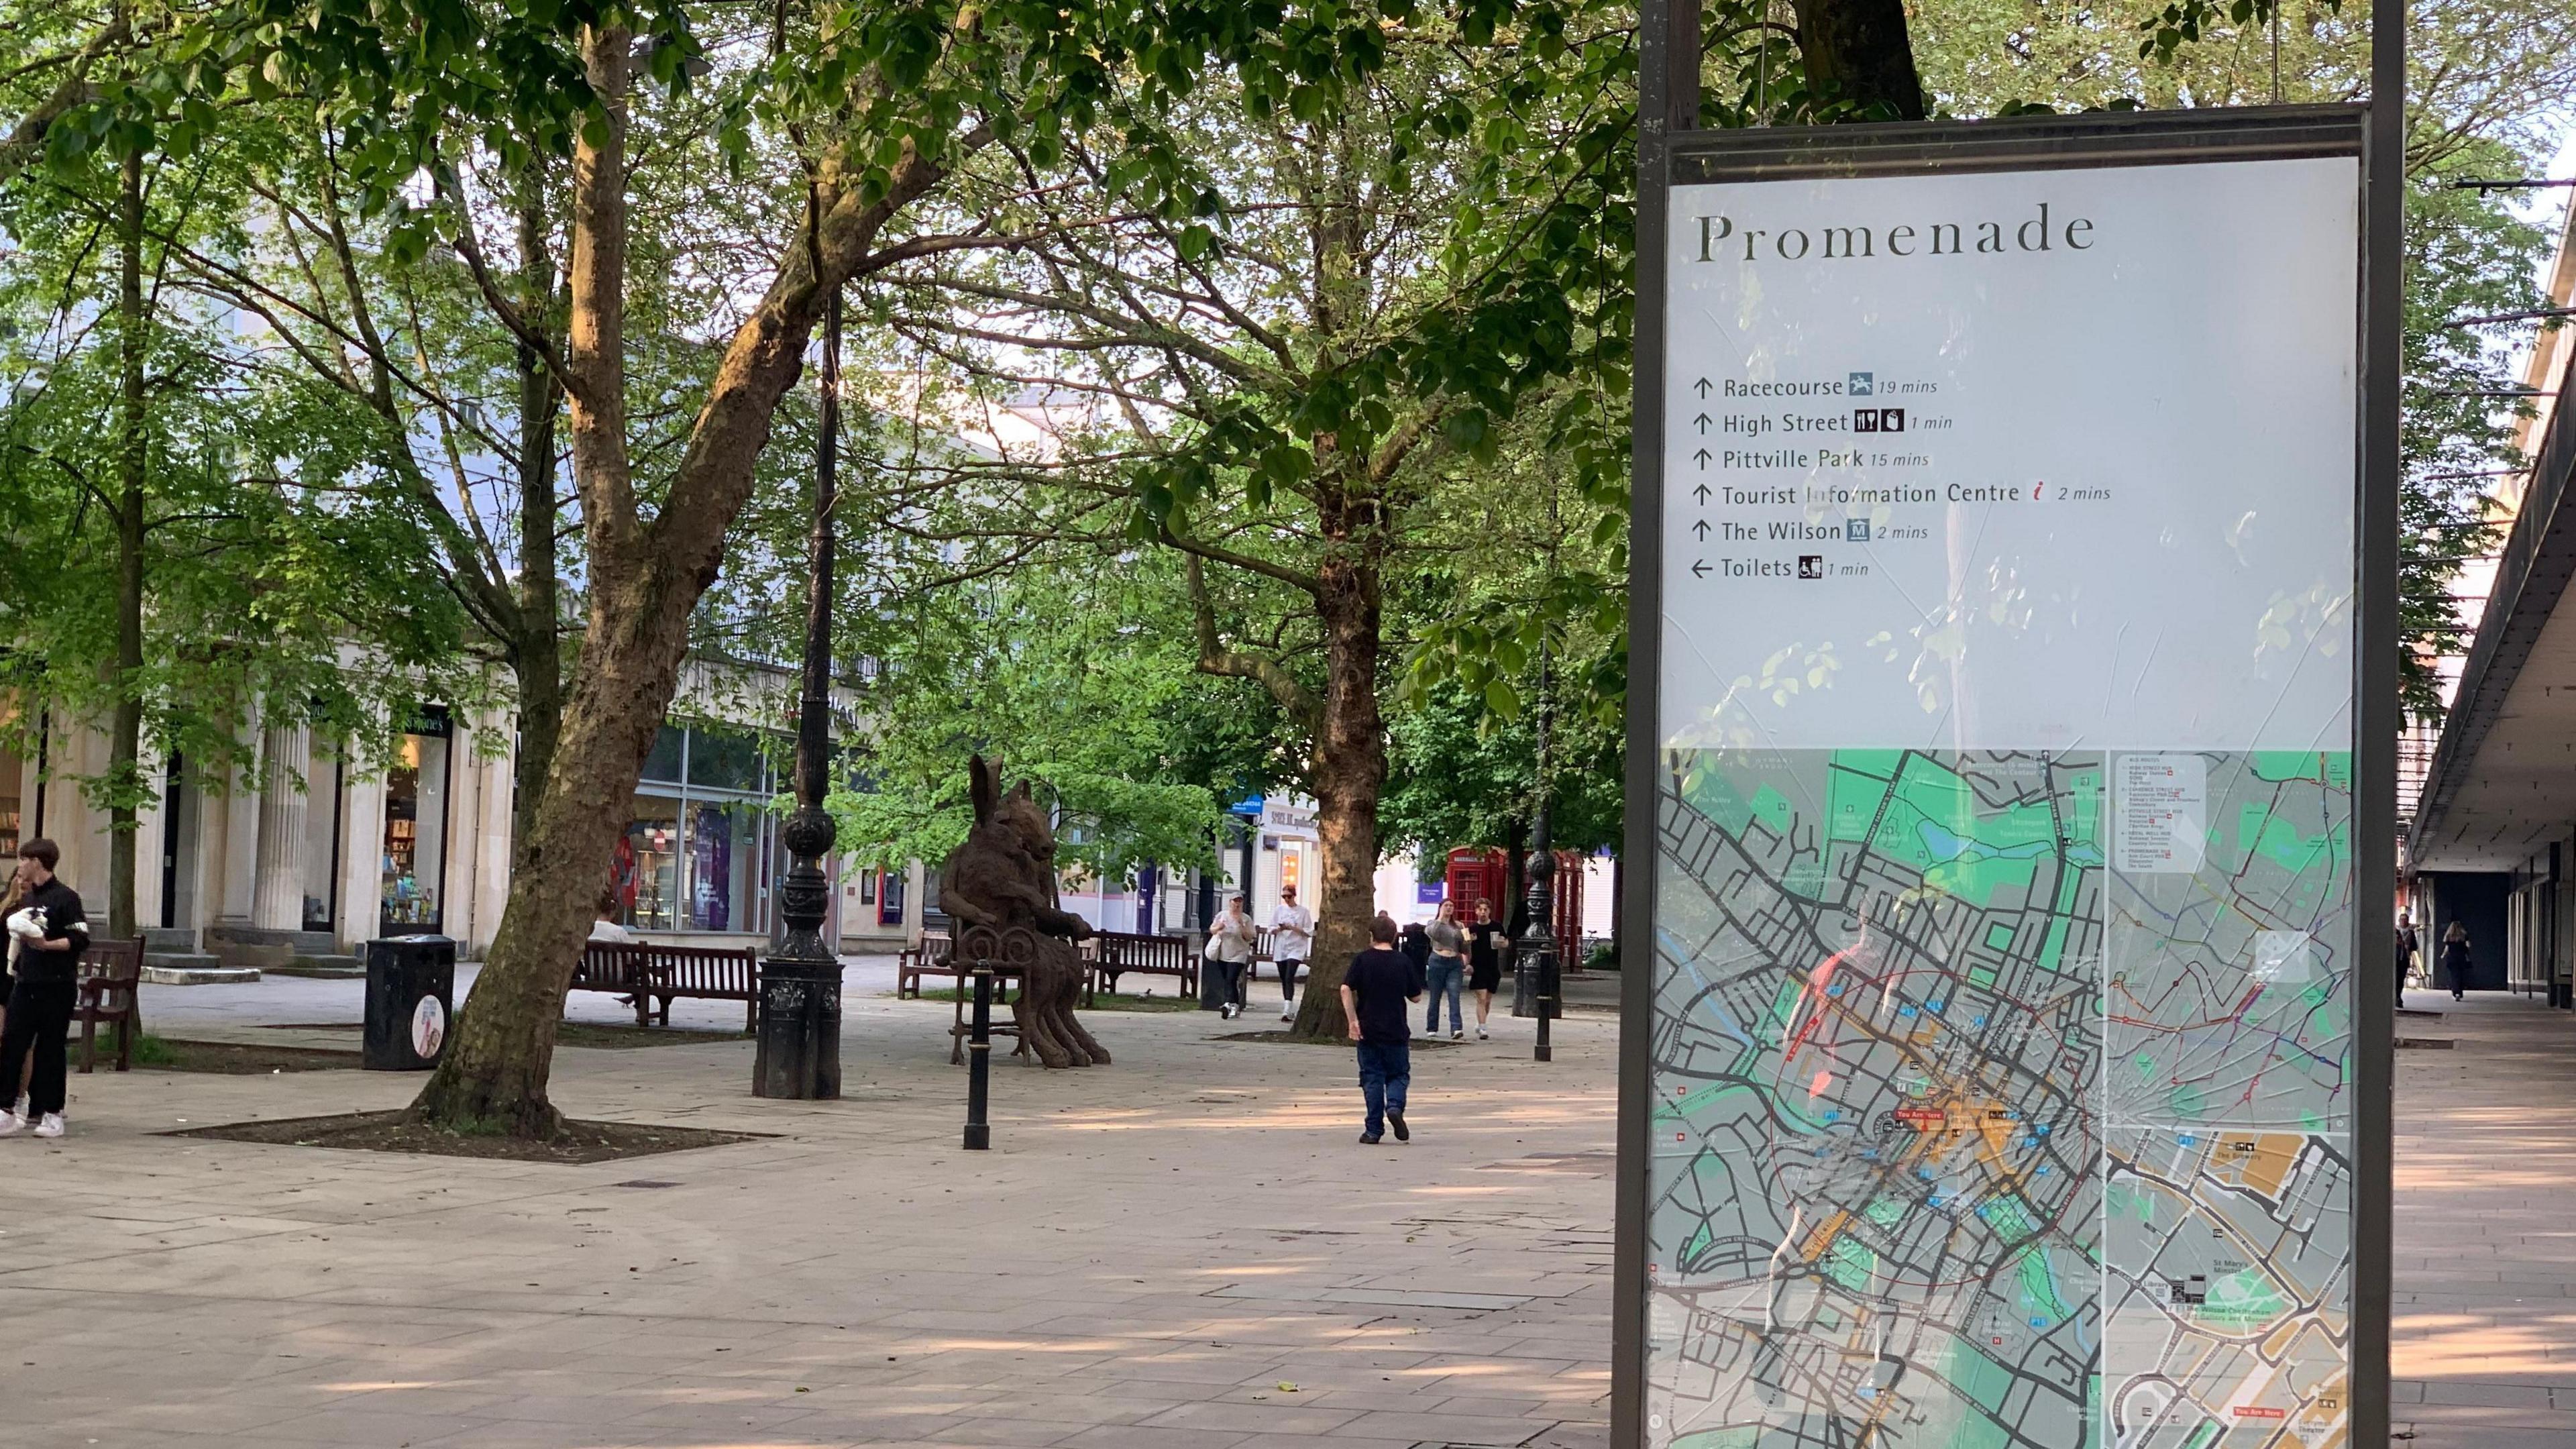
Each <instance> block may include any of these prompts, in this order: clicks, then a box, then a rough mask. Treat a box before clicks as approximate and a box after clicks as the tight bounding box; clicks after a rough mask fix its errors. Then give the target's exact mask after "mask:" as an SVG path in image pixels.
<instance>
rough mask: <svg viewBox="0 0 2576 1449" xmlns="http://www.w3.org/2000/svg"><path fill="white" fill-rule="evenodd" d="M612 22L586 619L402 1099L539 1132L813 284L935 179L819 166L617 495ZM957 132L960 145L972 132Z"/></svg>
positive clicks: (575, 187) (621, 427)
mask: <svg viewBox="0 0 2576 1449" xmlns="http://www.w3.org/2000/svg"><path fill="white" fill-rule="evenodd" d="M630 40H631V36H630V33H629V32H628V31H627V30H625V29H624V28H622V27H617V26H604V27H600V28H597V29H595V30H593V31H592V32H590V33H589V34H588V35H587V36H586V37H585V39H584V45H583V49H584V52H585V59H586V61H587V63H588V67H589V71H590V83H591V86H592V89H593V90H594V91H595V92H596V93H597V94H598V95H599V97H600V98H601V101H602V104H603V108H604V110H605V111H606V113H607V114H606V117H605V122H604V124H602V125H599V126H595V127H585V128H584V130H583V132H582V135H581V138H580V139H579V140H578V141H577V142H576V144H575V147H574V153H573V179H572V255H571V258H570V264H569V266H568V268H567V276H568V278H569V281H570V286H569V288H568V290H569V293H570V310H569V312H568V314H567V316H566V318H565V326H564V338H565V342H566V351H567V353H568V354H569V355H568V359H567V363H566V370H567V372H568V373H569V374H570V379H571V381H570V386H569V387H568V388H567V390H566V399H567V402H568V404H569V412H570V416H571V422H572V457H573V481H574V484H575V487H576V489H577V491H578V492H579V494H580V497H581V504H582V527H583V532H584V535H585V537H586V539H587V541H588V545H589V597H590V607H589V612H588V625H587V628H586V629H585V630H584V633H583V640H582V648H581V654H580V662H579V664H578V666H577V667H576V668H575V669H574V671H573V679H572V686H571V689H570V691H569V693H568V694H567V695H566V697H565V700H564V707H563V717H562V729H561V732H560V733H559V734H558V736H557V737H556V741H555V747H554V757H553V759H552V761H551V762H550V764H549V767H548V769H547V772H546V776H545V784H544V788H543V789H542V791H541V792H540V793H539V797H538V800H537V804H536V808H535V809H534V811H533V812H531V813H530V814H529V816H528V827H527V831H526V834H525V836H524V837H523V839H522V841H521V843H520V845H519V849H518V851H517V861H516V869H514V870H513V872H512V873H511V878H510V894H509V899H508V902H507V904H506V905H505V906H504V907H503V908H502V912H501V924H500V927H499V929H498V930H497V931H496V932H495V933H494V935H493V938H492V949H491V951H490V953H489V954H488V955H487V957H486V958H485V961H484V964H483V971H482V974H481V976H480V977H479V978H478V979H477V980H476V982H475V987H474V994H473V996H472V997H470V998H469V999H468V1000H467V1003H466V1006H465V1009H464V1010H463V1011H462V1012H460V1013H459V1014H458V1016H457V1021H456V1034H455V1037H454V1038H453V1040H452V1041H451V1042H450V1044H449V1047H448V1051H447V1055H446V1057H445V1058H444V1059H443V1060H442V1061H441V1062H440V1063H439V1065H438V1069H437V1070H436V1071H434V1072H432V1073H431V1074H430V1078H429V1080H428V1082H427V1083H425V1084H424V1085H423V1086H422V1088H421V1093H420V1097H419V1098H418V1100H416V1101H415V1102H414V1103H413V1104H412V1115H413V1117H414V1119H415V1120H418V1121H423V1122H429V1123H434V1124H438V1125H442V1126H448V1127H462V1126H467V1125H482V1126H490V1127H497V1128H499V1129H501V1130H504V1131H507V1132H510V1133H512V1134H514V1135H519V1136H533V1137H545V1136H551V1135H552V1134H553V1133H554V1132H555V1131H556V1130H557V1129H558V1128H559V1126H560V1125H561V1119H560V1118H559V1117H558V1116H557V1115H556V1113H555V1109H554V1106H553V1104H552V1103H551V1102H549V1101H548V1100H547V1096H546V1081H547V1078H548V1076H549V1075H550V1074H551V1072H552V1070H553V1066H554V1048H555V1026H556V1023H557V1021H558V1020H559V1019H560V1018H561V1016H562V1014H563V1001H564V992H565V990H566V989H567V987H568V986H569V985H570V984H571V980H572V972H573V967H574V966H575V965H576V964H577V963H578V961H579V960H580V955H581V945H582V940H583V938H584V937H585V936H587V935H588V934H589V930H590V921H591V913H592V907H593V906H594V905H595V904H596V902H597V900H598V896H599V889H600V886H601V884H602V883H603V882H605V881H606V879H607V876H608V865H609V860H610V858H611V856H612V854H613V852H614V851H615V849H616V844H617V839H618V837H619V835H621V834H622V833H623V832H624V831H625V828H626V819H627V811H628V807H629V805H630V804H631V802H632V800H633V796H634V790H635V781H636V777H637V776H638V775H639V774H640V773H641V772H642V770H643V767H644V756H645V754H646V753H647V752H648V751H649V750H650V749H651V747H652V744H653V736H654V733H655V731H656V730H658V729H659V728H660V727H661V723H662V716H663V713H664V711H666V710H667V709H668V708H669V707H670V703H671V695H672V693H673V691H674V690H675V689H676V688H677V687H678V684H679V676H680V662H681V660H682V658H683V657H684V656H685V655H686V653H687V651H688V644H689V617H690V614H691V612H692V611H693V610H694V609H695V608H696V607H697V603H698V600H699V598H700V597H701V596H703V595H704V594H705V593H706V590H707V588H708V586H710V585H711V584H713V583H714V582H715V578H716V571H717V568H718V566H719V565H720V564H721V563H722V562H723V557H724V541H725V533H726V530H727V529H729V528H730V527H732V525H733V521H734V519H735V518H736V517H737V516H738V515H740V513H741V512H742V508H743V505H744V504H745V503H746V502H747V501H749V499H750V496H751V488H752V484H753V481H754V479H753V470H754V466H755V465H756V464H757V463H758V461H759V459H760V453H761V450H762V449H763V448H764V447H766V446H767V445H768V442H769V433H770V428H771V425H772V423H773V422H774V420H775V418H776V415H777V411H778V403H779V400H780V399H781V398H782V397H784V396H785V395H786V392H787V390H788V389H789V388H790V387H792V386H794V385H795V382H796V379H797V376H798V374H799V373H801V372H802V371H803V368H804V359H805V346H806V343H807V341H808V340H809V339H810V338H811V337H812V336H813V332H814V324H815V322H816V320H817V319H818V318H819V317H820V316H821V314H822V309H823V303H824V299H825V296H826V294H827V293H828V292H829V291H830V290H831V289H832V288H834V287H837V286H839V285H841V284H842V283H843V282H844V281H846V280H847V279H848V278H849V277H850V276H851V275H853V274H854V273H855V272H856V271H857V270H858V268H859V267H860V265H861V264H862V263H863V262H866V263H870V264H881V263H882V262H883V261H886V260H890V259H881V258H871V256H870V253H869V247H870V245H871V244H872V243H873V241H874V239H875V238H876V237H877V235H878V234H879V233H880V232H881V231H882V230H883V229H884V227H885V225H886V223H887V222H888V221H889V220H891V219H892V218H893V217H894V215H895V214H896V213H898V212H900V211H901V210H902V209H903V208H904V207H906V206H909V205H910V204H911V203H912V202H913V201H915V200H917V199H919V198H920V197H921V195H922V194H923V193H925V192H927V191H928V190H929V189H930V188H931V187H932V186H934V185H935V184H937V183H938V181H939V180H940V179H941V178H942V177H944V176H945V175H946V174H947V173H946V171H945V169H944V168H942V167H940V166H937V165H934V164H932V163H930V162H927V161H924V160H922V159H921V158H920V157H918V156H917V155H915V154H913V153H912V152H911V151H909V150H908V149H907V151H906V152H905V154H904V156H903V157H902V159H901V160H899V161H898V163H897V164H896V166H895V167H894V169H893V185H892V187H891V188H890V189H884V190H863V189H862V188H861V187H860V186H858V185H857V184H855V182H854V181H853V180H852V178H850V176H849V174H848V172H847V171H846V170H844V169H843V168H842V167H840V166H839V164H838V163H837V161H836V160H831V159H828V158H827V161H826V164H825V165H824V166H823V167H822V168H821V169H820V171H819V174H818V177H817V180H816V182H815V184H814V192H813V194H814V196H815V197H816V199H817V203H818V204H819V205H820V206H821V208H822V214H821V217H820V219H819V222H815V223H810V224H809V225H810V229H808V226H806V225H800V227H799V230H800V232H801V233H803V234H804V237H805V238H806V239H807V240H808V242H809V244H806V245H791V246H788V247H784V248H782V249H781V250H780V253H779V267H778V275H777V277H776V278H775V279H774V280H772V281H771V283H770V286H769V291H768V293H767V295H765V296H763V297H762V298H761V300H760V302H759V304H758V305H757V306H756V307H754V308H753V309H752V312H751V315H750V316H749V317H747V318H746V319H744V321H743V323H742V325H741V326H740V327H738V328H737V329H736V330H735V332H734V335H733V338H732V340H731V341H730V342H729V343H728V344H727V346H726V349H725V355H724V357H723V359H722V361H721V362H719V363H718V365H717V368H716V372H715V376H714V377H713V379H712V380H711V381H710V382H709V384H708V387H707V397H706V401H705V404H704V405H703V406H702V407H701V408H700V409H699V411H698V415H697V421H696V423H695V425H694V427H693V429H692V431H691V433H690V437H689V441H688V445H687V448H686V449H685V451H684V452H683V453H682V456H681V458H680V461H679V464H678V466H677V467H676V468H675V469H674V471H673V475H672V479H671V484H670V487H669V489H668V490H667V492H666V493H665V494H664V497H663V501H662V506H661V508H660V509H659V510H658V511H657V512H656V513H655V515H654V516H653V518H652V519H651V521H649V522H647V521H646V520H645V519H644V518H643V517H642V516H641V514H640V513H639V511H638V509H637V505H636V496H635V490H634V480H633V474H632V472H631V469H630V461H629V455H628V452H627V445H626V408H625V402H626V399H625V383H626V371H625V321H626V305H625V291H624V287H625V268H626V219H627V196H626V189H625V188H626V156H625V140H626V130H627V111H626V99H625V98H626V94H627V85H628V80H629V68H630V65H631V60H630V54H629V45H630ZM983 139H984V138H983V135H982V133H975V134H972V135H970V137H969V138H968V141H967V145H968V147H969V148H970V149H971V148H972V147H974V146H979V145H981V144H983Z"/></svg>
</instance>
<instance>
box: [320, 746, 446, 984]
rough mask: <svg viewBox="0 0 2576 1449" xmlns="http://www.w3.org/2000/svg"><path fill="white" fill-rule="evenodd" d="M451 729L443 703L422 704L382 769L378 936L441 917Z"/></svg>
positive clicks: (418, 931) (434, 924)
mask: <svg viewBox="0 0 2576 1449" xmlns="http://www.w3.org/2000/svg"><path fill="white" fill-rule="evenodd" d="M454 733H455V728H454V725H453V723H452V722H451V721H450V720H449V718H448V714H447V709H446V707H445V706H443V705H431V706H429V707H427V708H425V709H423V710H422V711H421V712H420V714H419V715H418V716H417V717H415V718H414V719H413V720H412V722H411V728H410V729H409V730H408V731H406V732H405V733H404V734H403V737H402V742H401V744H400V745H399V746H398V747H397V748H396V750H395V752H394V764H393V768H392V769H391V770H389V771H387V772H386V774H385V835H384V842H383V851H382V855H381V865H380V869H379V878H380V883H381V884H380V890H379V895H380V898H381V900H380V905H379V908H378V921H377V927H378V934H380V935H386V936H412V935H425V934H430V933H433V932H435V931H437V930H438V928H439V922H440V921H441V919H442V918H443V916H444V907H445V900H444V897H443V894H442V892H443V889H444V887H445V885H446V874H447V785H448V766H449V763H450V761H449V758H448V756H449V748H448V747H449V744H450V742H451V739H452V737H453V735H454ZM326 894H327V893H326Z"/></svg>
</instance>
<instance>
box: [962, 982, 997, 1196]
mask: <svg viewBox="0 0 2576 1449" xmlns="http://www.w3.org/2000/svg"><path fill="white" fill-rule="evenodd" d="M992 1078H993V963H992V962H990V961H977V962H976V963H975V1024H974V1026H973V1027H971V1028H969V1033H968V1036H967V1038H966V1150H967V1151H969V1152H982V1151H984V1150H986V1149H988V1148H990V1147H991V1146H992V1145H993V1128H992V1124H990V1123H988V1122H986V1121H985V1120H984V1106H985V1099H986V1097H987V1095H988V1094H989V1093H990V1092H991V1090H992Z"/></svg>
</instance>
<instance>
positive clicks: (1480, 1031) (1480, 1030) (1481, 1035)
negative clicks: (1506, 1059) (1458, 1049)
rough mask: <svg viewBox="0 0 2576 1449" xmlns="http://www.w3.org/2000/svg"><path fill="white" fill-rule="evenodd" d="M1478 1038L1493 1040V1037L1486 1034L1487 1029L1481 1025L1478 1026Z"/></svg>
mask: <svg viewBox="0 0 2576 1449" xmlns="http://www.w3.org/2000/svg"><path fill="white" fill-rule="evenodd" d="M1476 1040H1478V1041H1491V1040H1492V1038H1491V1037H1488V1036H1486V1035H1485V1029H1484V1028H1483V1027H1481V1026H1480V1027H1478V1028H1476Z"/></svg>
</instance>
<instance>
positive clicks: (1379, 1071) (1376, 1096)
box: [1359, 1041, 1413, 1137]
mask: <svg viewBox="0 0 2576 1449" xmlns="http://www.w3.org/2000/svg"><path fill="white" fill-rule="evenodd" d="M1359 1048H1360V1100H1361V1101H1363V1102H1366V1103H1367V1104H1368V1118H1367V1121H1366V1122H1365V1124H1364V1125H1362V1126H1361V1128H1360V1131H1361V1132H1362V1133H1364V1134H1366V1135H1367V1136H1370V1137H1376V1136H1379V1135H1381V1134H1382V1133H1383V1132H1384V1131H1385V1130H1386V1114H1387V1113H1389V1112H1393V1113H1394V1114H1395V1115H1397V1116H1399V1117H1401V1116H1403V1115H1404V1089H1405V1088H1406V1087H1408V1086H1410V1085H1412V1083H1413V1046H1412V1044H1411V1043H1409V1042H1400V1041H1399V1042H1388V1043H1384V1044H1380V1043H1377V1042H1367V1041H1364V1042H1361V1043H1360V1044H1359Z"/></svg>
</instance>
